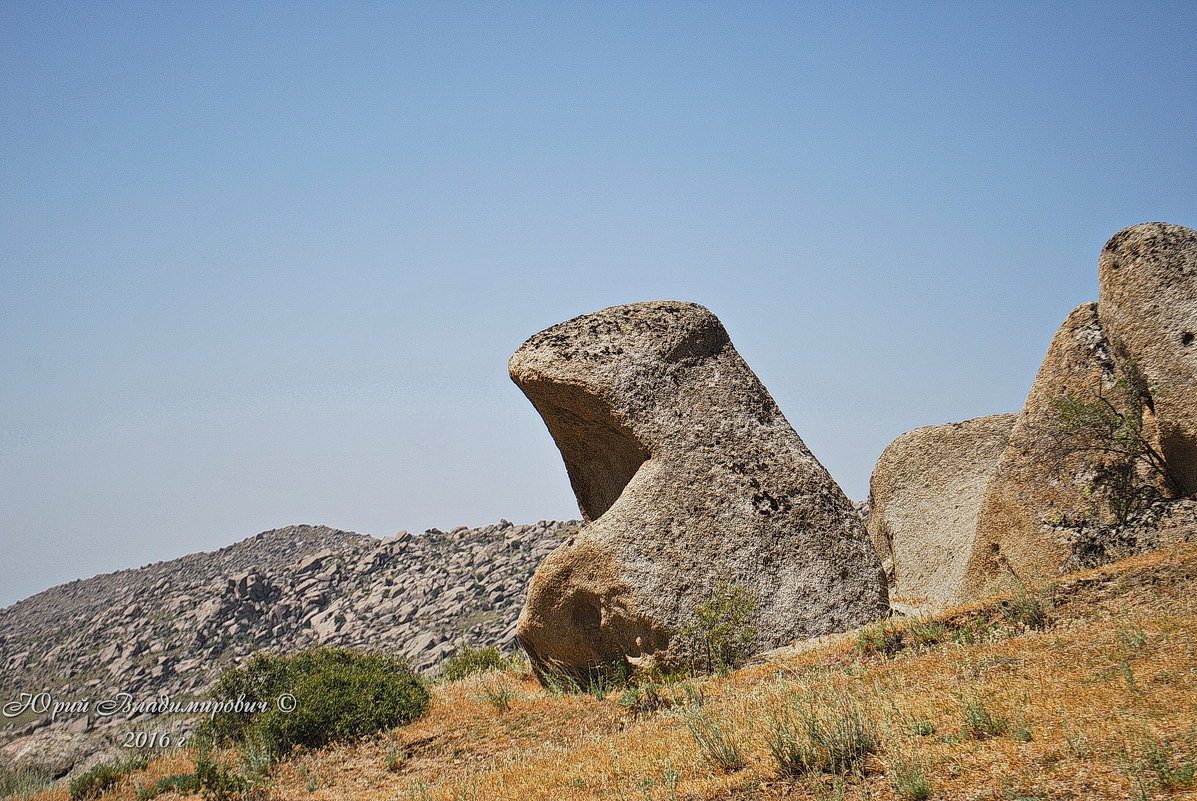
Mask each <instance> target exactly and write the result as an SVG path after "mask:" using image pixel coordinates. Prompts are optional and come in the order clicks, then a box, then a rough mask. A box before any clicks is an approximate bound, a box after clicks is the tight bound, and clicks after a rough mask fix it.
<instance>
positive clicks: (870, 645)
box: [856, 620, 906, 656]
mask: <svg viewBox="0 0 1197 801" xmlns="http://www.w3.org/2000/svg"><path fill="white" fill-rule="evenodd" d="M905 638H906V633H905V632H904V631H902V630H901V629H898V628H895V627H894V626H893V624H892V623H890V622H889V621H888V620H879V621H877V622H876V623H873V624H872V625H869V626H865V627H864V628H862V629H861V630H860V631H858V632H856V652H857V653H859V654H860V655H861V656H893V655H894V654H896V653H897V652H898V651H901V650H902V645H903V642H904V640H905Z"/></svg>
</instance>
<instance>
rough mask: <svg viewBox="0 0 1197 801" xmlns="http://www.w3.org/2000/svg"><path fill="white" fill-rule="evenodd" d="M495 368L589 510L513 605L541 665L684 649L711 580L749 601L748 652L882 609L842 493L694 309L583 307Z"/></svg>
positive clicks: (589, 664) (575, 667)
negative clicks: (508, 380)
mask: <svg viewBox="0 0 1197 801" xmlns="http://www.w3.org/2000/svg"><path fill="white" fill-rule="evenodd" d="M509 368H510V372H511V377H512V379H513V380H514V381H515V383H516V384H517V385H518V386H519V387H520V389H521V390H523V392H524V393H525V394H526V395H527V396H528V398H529V399H530V400H531V401H532V403H533V404H534V405H535V406H536V408H537V410H538V411H539V412H540V414H541V416H542V417H543V418H544V421H545V423H546V425H547V426H548V429H549V432H550V433H551V434H552V436H553V438H554V440H555V441H556V443H557V447H558V448H559V449H560V451H561V455H562V458H563V459H564V461H565V466H566V469H567V471H568V472H569V477H570V481H571V483H572V485H573V488H574V493H575V495H576V496H577V500H578V506H579V508H580V509H581V511H582V514H583V515H584V517H585V519H586V524H585V525H584V526H583V528H582V529H581V530H580V531H579V533H578V534H577V535H576V536H574V537H572V538H571V539H569V540H568V541H566V543H564V544H563V545H562V546H560V547H559V548H558V549H557V550H556V551H554V552H553V553H552V554H551V555H550V556H549V557H548V558H547V559H545V561H544V562H543V563H542V564H541V565H540V567H539V568H538V569H537V571H536V573H535V575H534V576H533V578H532V582H531V584H530V586H529V591H528V599H527V602H526V603H525V605H524V608H523V611H522V612H521V614H520V618H519V622H518V626H517V636H518V637H519V639H520V642H521V643H522V644H523V646H524V648H525V649H526V650H527V652H528V654H529V656H530V658H531V660H532V663H533V665H534V667H535V668H536V669H537V671H538V672H539V673H541V675H542V676H543V675H544V674H545V673H555V672H561V673H565V674H572V675H574V676H584V675H586V674H587V673H588V672H590V671H592V670H594V669H601V668H603V667H605V666H609V665H613V664H615V665H618V664H623V663H626V662H627V661H629V660H630V661H637V660H640V659H642V658H643V657H645V656H647V655H650V654H658V655H661V654H660V652H666V653H668V654H675V655H683V654H684V653H685V652H686V650H687V648H688V647H689V644H688V643H687V642H686V641H685V638H684V637H682V636H680V632H683V631H686V630H687V628H688V627H689V626H691V625H692V624H694V622H695V609H696V607H697V606H699V605H701V604H703V603H704V602H706V601H707V600H708V599H709V598H710V597H711V595H712V592H713V590H714V588H715V587H716V586H717V585H718V584H719V583H720V582H726V583H727V585H731V586H735V585H738V586H739V587H741V588H743V590H744V591H745V592H746V594H747V595H748V596H749V597H751V598H752V599H753V601H754V603H753V604H752V605H751V609H750V614H749V620H748V621H746V627H751V628H754V629H755V632H756V636H755V638H754V641H753V642H752V644H751V648H752V649H753V650H764V649H768V648H773V647H777V646H781V645H784V644H788V643H790V642H792V641H795V640H801V639H806V638H809V637H814V636H817V635H821V634H826V633H829V632H835V631H842V630H845V629H849V628H853V627H856V626H859V625H862V624H864V623H867V622H869V621H871V620H873V619H875V618H877V617H878V616H880V615H881V614H882V613H883V612H885V611H886V609H887V598H886V587H885V582H884V577H883V575H882V572H881V566H880V563H879V561H878V559H877V556H876V554H875V553H874V552H873V548H872V546H871V545H870V543H869V540H868V536H867V534H866V532H865V530H864V527H863V525H862V523H861V521H860V518H859V517H858V516H857V514H856V512H855V510H854V509H853V506H852V503H851V502H850V501H849V500H848V498H847V497H846V496H845V495H844V493H843V492H842V491H841V490H840V488H839V487H838V486H837V485H836V484H835V482H834V481H833V480H832V479H831V477H830V476H829V475H828V473H827V471H826V470H825V469H824V468H823V466H822V465H821V464H819V462H818V461H817V460H816V459H815V457H814V456H812V455H811V453H810V451H808V450H807V448H806V446H805V445H804V444H803V442H802V440H801V439H800V438H799V437H798V435H797V434H796V433H795V432H794V430H793V429H792V428H791V427H790V425H789V423H787V422H786V419H785V418H784V417H783V416H782V414H781V412H780V411H779V410H778V408H777V405H776V404H775V403H774V402H773V399H772V398H771V397H770V396H769V393H768V392H767V391H766V390H765V388H764V386H762V385H761V382H760V381H759V380H758V379H757V377H756V376H755V375H754V374H753V372H752V371H751V370H750V369H749V368H748V365H747V364H745V363H744V361H743V359H741V358H740V355H739V354H738V353H737V352H736V350H735V348H733V347H732V344H731V342H730V341H729V339H728V336H727V333H726V331H724V329H723V326H722V325H721V324H720V322H719V320H718V319H717V318H716V317H715V316H714V315H713V314H711V312H709V311H708V310H707V309H705V308H703V307H702V306H698V305H696V304H692V303H678V302H653V303H637V304H631V305H627V306H617V307H613V308H609V309H604V310H603V311H599V312H595V313H593V314H587V315H584V316H581V317H577V318H575V319H573V320H569V321H567V322H564V323H561V324H559V325H555V326H553V327H552V328H549V329H547V330H545V331H542V332H541V333H539V334H536V335H535V336H533V337H532V338H531V339H529V340H528V341H527V342H526V343H524V345H523V346H521V347H520V348H519V349H518V350H517V351H516V352H515V354H514V355H513V356H512V357H511V361H510V364H509Z"/></svg>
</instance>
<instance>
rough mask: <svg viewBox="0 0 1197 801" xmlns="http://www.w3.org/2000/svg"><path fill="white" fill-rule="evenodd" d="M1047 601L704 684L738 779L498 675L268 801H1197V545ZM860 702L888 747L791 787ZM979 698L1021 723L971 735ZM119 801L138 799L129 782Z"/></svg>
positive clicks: (626, 714)
mask: <svg viewBox="0 0 1197 801" xmlns="http://www.w3.org/2000/svg"><path fill="white" fill-rule="evenodd" d="M1044 597H1046V598H1049V600H1048V601H1047V604H1046V608H1048V609H1049V617H1048V622H1047V626H1046V628H1043V629H1042V630H1035V629H1027V628H1024V627H1022V626H1021V625H1019V624H1017V623H1012V622H1011V621H1010V620H1009V619H1008V614H1003V611H1002V608H1001V606H1000V605H992V604H991V605H980V606H975V607H970V608H965V609H960V610H954V611H953V612H950V613H948V614H946V615H943V616H940V617H939V618H937V622H938V623H939V624H940V627H942V628H940V627H936V626H923V627H921V628H920V629H919V630H918V632H917V633H919V634H921V636H922V637H923V639H925V640H940V641H939V642H928V643H922V644H920V643H916V642H914V640H915V639H916V637H915V636H914V635H915V633H916V632H914V631H907V632H906V634H905V637H904V639H905V642H904V644H903V647H901V648H900V649H899V650H897V651H896V652H894V653H891V654H888V655H883V654H878V653H873V654H868V655H862V654H861V653H860V652H859V651H858V648H857V642H858V639H859V638H858V637H857V635H855V634H848V635H841V636H839V637H835V638H830V640H829V641H828V642H825V643H822V644H820V645H818V646H816V647H813V648H808V649H806V650H803V651H791V652H788V653H787V652H782V653H779V654H778V655H775V656H774V657H773V658H771V659H770V660H769V661H767V662H765V663H762V664H759V665H755V666H751V667H748V668H745V669H742V670H740V671H738V672H736V673H734V674H732V675H730V676H727V677H724V678H709V679H701V680H695V681H693V682H692V684H693V686H694V687H695V688H696V689H697V690H699V691H700V692H701V693H702V695H703V696H704V699H705V700H704V702H703V705H702V709H703V710H705V715H706V716H707V719H708V720H710V721H712V722H713V724H714V725H715V726H716V727H717V728H718V730H719V731H720V732H722V733H723V734H724V735H725V736H727V737H728V738H730V739H731V740H734V741H737V742H739V743H741V744H742V748H743V751H744V754H745V758H746V762H747V764H746V765H745V766H744V767H743V768H741V769H739V770H735V771H733V772H730V773H725V772H722V771H720V770H718V769H717V768H715V767H713V766H712V764H711V762H710V761H709V760H708V759H707V758H706V756H705V754H704V752H703V750H702V749H701V748H700V747H699V746H698V745H697V744H696V742H695V739H694V737H693V736H692V734H691V732H690V730H689V729H688V728H687V726H686V719H687V715H690V716H693V714H694V708H693V707H690V708H689V711H687V709H686V708H683V707H677V708H674V709H667V710H661V711H656V712H648V713H642V714H633V713H632V712H631V711H629V710H628V708H627V707H626V706H625V705H621V704H619V703H618V699H619V696H620V694H619V693H618V692H616V693H612V694H611V695H610V697H609V698H608V699H607V700H602V701H600V700H598V699H596V698H594V697H591V696H589V695H553V694H551V693H547V692H546V691H544V690H543V689H541V688H540V687H538V686H537V685H536V684H535V683H534V682H533V681H531V680H530V678H529V677H527V676H516V675H512V674H504V673H493V672H492V673H489V674H485V675H483V676H479V677H472V678H469V679H466V680H463V681H460V682H454V683H450V684H445V685H441V686H439V687H437V688H436V690H435V694H434V706H433V708H432V710H431V712H430V713H429V714H428V716H427V717H425V718H424V719H423V720H420V721H418V722H416V723H414V724H412V725H409V726H407V727H404V728H400V729H396V730H395V731H393V732H390V733H388V734H387V735H385V736H380V737H378V738H376V739H373V740H370V741H366V742H362V743H358V744H356V745H352V746H340V747H330V748H327V749H323V750H321V751H317V752H312V753H306V754H301V755H297V756H296V757H294V758H293V759H292V760H291V761H290V762H288V763H286V764H283V765H281V766H278V767H277V768H276V769H275V771H274V774H273V776H272V780H273V782H274V785H273V787H272V788H271V789H270V790H269V797H270V798H274V799H306V798H315V799H330V800H331V799H430V800H431V799H436V800H437V801H440V800H441V799H443V800H444V801H458V800H459V799H460V800H461V801H466V800H467V799H468V800H469V801H474V800H475V799H478V800H481V799H512V800H513V801H515V800H518V801H524V799H553V800H554V801H571V800H572V799H599V798H610V799H629V800H632V799H634V800H636V801H640V800H641V799H671V798H677V799H693V800H695V801H697V800H698V799H704V800H708V799H761V800H762V801H765V800H766V799H780V798H786V799H801V798H845V799H878V800H879V799H898V798H902V797H903V796H902V795H900V794H899V790H898V783H899V781H900V779H901V776H902V774H903V773H905V774H906V775H907V776H909V775H912V773H914V772H917V771H921V772H922V774H923V775H924V776H925V778H926V779H927V781H928V783H929V785H930V787H931V788H932V794H931V796H930V797H931V798H937V799H1011V800H1012V801H1013V800H1014V799H1028V800H1029V799H1106V798H1108V799H1139V798H1142V799H1147V798H1168V799H1197V783H1188V786H1184V785H1186V782H1187V779H1188V778H1190V777H1191V773H1192V771H1191V770H1186V765H1192V761H1193V760H1194V759H1197V654H1195V651H1197V545H1184V546H1180V547H1177V548H1173V549H1169V550H1166V551H1160V552H1157V553H1153V554H1150V555H1147V556H1143V557H1137V558H1133V559H1128V560H1125V561H1123V562H1120V563H1117V564H1115V565H1111V566H1109V567H1106V568H1102V569H1099V570H1094V571H1089V572H1087V573H1083V574H1076V575H1074V576H1071V577H1069V578H1068V579H1067V581H1064V582H1061V583H1059V584H1057V585H1055V586H1054V587H1052V588H1050V589H1049V590H1046V591H1045V593H1044ZM873 634H874V637H873V638H872V639H873V641H876V642H879V643H882V644H884V642H886V639H885V638H884V637H881V636H878V635H880V634H881V632H880V631H879V630H878V629H876V628H874V629H873ZM894 639H895V636H894V635H893V634H890V635H889V638H888V642H891V643H892V641H893V640H894ZM970 639H972V640H974V641H973V642H968V640H970ZM668 692H673V693H674V694H676V695H678V696H679V697H681V695H682V692H681V690H680V688H674V689H673V690H671V691H667V694H668ZM845 694H846V695H848V696H851V697H854V698H857V699H859V701H860V703H861V704H862V705H863V708H864V710H865V712H866V715H867V717H868V719H869V721H870V723H871V725H873V726H875V727H876V729H877V731H878V733H879V735H880V738H881V748H880V751H879V753H875V754H871V755H869V756H867V757H866V758H865V760H864V762H863V764H862V771H861V772H859V773H856V774H853V775H848V776H846V777H844V778H842V779H841V778H840V777H836V776H834V775H829V774H818V775H816V776H813V777H812V776H807V777H793V776H783V775H780V774H779V770H778V765H777V762H776V761H774V759H773V757H772V756H771V755H770V749H769V746H768V740H769V734H770V731H771V729H772V728H773V723H772V721H773V719H775V718H776V717H777V716H778V715H779V714H781V713H782V712H783V710H785V709H787V708H788V709H794V708H810V706H809V705H810V704H814V708H815V709H816V710H817V709H819V708H820V705H827V704H828V703H829V702H828V701H827V699H828V698H830V697H839V696H843V695H845ZM503 696H508V698H507V700H508V704H509V708H508V709H506V710H505V711H504V710H500V709H499V707H500V706H502V700H503V698H502V697H503ZM970 704H971V705H972V707H973V710H974V712H977V711H979V710H978V705H979V706H980V707H982V708H983V709H984V710H985V711H988V712H989V713H991V714H992V715H993V716H995V717H997V718H1004V719H1005V720H1006V721H1007V723H1008V727H1009V731H1008V732H1007V733H1004V734H998V735H996V736H977V735H976V734H971V735H970V734H969V732H968V730H967V727H966V726H965V722H964V716H963V709H964V707H965V706H967V705H970ZM804 705H806V706H805V707H804ZM826 711H828V712H834V711H835V710H834V704H832V705H831V706H829V707H827V710H826ZM920 732H921V733H920ZM928 732H930V733H928ZM1028 737H1029V739H1028ZM187 767H188V762H187V760H186V758H185V756H184V755H181V754H176V755H174V756H172V757H168V758H167V759H163V760H159V761H157V762H155V763H152V764H151V765H150V767H149V768H148V769H147V771H145V772H144V773H142V774H140V775H138V776H136V777H135V778H137V779H138V780H140V781H141V782H143V783H145V784H149V783H151V782H152V781H153V780H154V779H156V778H157V777H159V776H162V775H166V774H169V773H173V772H178V771H181V770H185V769H186V768H187ZM1168 783H1171V784H1172V785H1173V786H1172V787H1167V786H1165V785H1167V784H1168ZM907 789H908V791H909V790H911V789H912V785H907ZM175 797H176V796H160V798H163V799H170V798H175ZM906 797H908V798H911V797H915V796H910V795H908V796H906ZM39 798H41V799H45V801H49V799H63V798H66V793H65V791H64V790H62V789H58V790H54V791H51V792H49V793H45V794H43V795H42V796H39ZM106 798H113V799H116V798H120V799H133V798H135V794H134V788H133V784H132V781H131V780H130V781H126V782H125V783H123V784H122V785H120V786H118V787H117V788H115V790H114V791H113V792H111V793H110V794H109V795H108V796H106Z"/></svg>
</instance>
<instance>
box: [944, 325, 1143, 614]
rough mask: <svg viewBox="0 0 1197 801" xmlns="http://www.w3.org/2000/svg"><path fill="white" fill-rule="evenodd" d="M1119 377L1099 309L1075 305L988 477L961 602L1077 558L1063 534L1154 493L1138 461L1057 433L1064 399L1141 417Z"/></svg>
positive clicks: (1087, 437)
mask: <svg viewBox="0 0 1197 801" xmlns="http://www.w3.org/2000/svg"><path fill="white" fill-rule="evenodd" d="M1125 381H1126V372H1125V367H1124V365H1122V364H1120V363H1119V361H1118V358H1117V356H1116V354H1115V353H1114V351H1113V349H1112V348H1111V347H1110V343H1109V342H1108V340H1107V339H1106V337H1105V334H1104V332H1103V330H1102V326H1101V323H1100V321H1099V319H1098V307H1097V304H1095V303H1086V304H1083V305H1082V306H1080V307H1078V308H1077V309H1075V310H1074V311H1073V312H1072V313H1071V314H1070V315H1069V316H1068V317H1067V319H1065V321H1064V323H1063V325H1061V326H1060V329H1059V330H1058V331H1057V332H1056V335H1055V337H1053V339H1052V342H1051V345H1050V346H1049V347H1048V351H1047V355H1046V356H1045V357H1044V359H1043V364H1042V365H1041V366H1040V368H1039V373H1038V375H1036V377H1035V382H1034V384H1033V385H1032V386H1031V391H1030V394H1029V395H1028V396H1027V401H1026V404H1025V405H1024V406H1023V409H1022V411H1021V412H1020V413H1019V415H1018V420H1017V421H1016V422H1015V424H1014V429H1013V431H1012V432H1011V434H1010V443H1009V445H1008V447H1007V449H1006V452H1005V453H1004V454H1003V455H1002V459H1001V461H1000V463H999V464H998V466H997V468H996V469H995V471H994V474H993V478H992V480H991V481H990V484H989V488H988V490H987V491H986V493H985V498H984V500H983V501H982V504H981V510H980V514H979V517H978V524H977V537H976V541H975V545H974V548H973V553H972V556H971V558H970V560H969V564H968V567H967V569H966V571H965V577H964V582H963V586H962V588H961V597H960V600H962V601H965V600H973V599H977V598H982V597H986V596H989V595H993V594H997V593H1000V592H1007V591H1010V590H1011V589H1012V588H1013V587H1014V586H1015V585H1016V583H1017V582H1018V581H1019V580H1021V581H1032V580H1035V579H1036V578H1049V577H1053V576H1055V575H1058V574H1059V573H1060V572H1061V571H1062V570H1064V569H1066V567H1065V566H1066V565H1069V564H1073V563H1075V562H1076V561H1077V560H1078V558H1080V556H1079V555H1078V554H1077V553H1076V547H1077V545H1078V543H1079V542H1080V540H1078V539H1076V538H1075V537H1070V536H1065V535H1062V533H1061V532H1062V531H1063V530H1075V529H1077V528H1080V527H1085V526H1089V527H1091V528H1092V527H1093V524H1094V523H1099V524H1101V523H1104V524H1107V525H1108V524H1111V523H1112V522H1114V521H1117V520H1120V519H1121V518H1124V517H1125V509H1124V508H1123V507H1125V506H1126V504H1127V503H1128V502H1129V499H1130V498H1132V497H1137V495H1138V494H1140V493H1141V492H1142V491H1143V490H1154V493H1155V494H1157V495H1158V494H1160V492H1161V491H1162V488H1161V487H1159V486H1158V485H1159V483H1160V482H1159V476H1153V475H1151V474H1150V471H1148V470H1146V469H1145V467H1146V466H1145V465H1144V464H1141V463H1139V462H1138V461H1137V460H1135V459H1134V458H1131V457H1129V456H1127V455H1125V454H1123V453H1118V452H1116V451H1115V449H1114V448H1113V447H1111V443H1109V442H1108V441H1105V440H1103V439H1102V438H1100V437H1097V436H1095V435H1092V434H1091V433H1090V432H1088V431H1087V430H1082V431H1079V432H1076V433H1073V434H1066V433H1065V431H1066V428H1065V427H1064V424H1063V422H1062V416H1061V415H1062V411H1061V406H1060V402H1061V400H1065V399H1071V400H1073V401H1079V402H1083V403H1109V404H1110V407H1111V408H1112V409H1115V410H1116V411H1117V412H1118V413H1119V414H1123V415H1127V416H1134V415H1139V416H1142V414H1143V410H1142V408H1136V403H1138V402H1137V401H1134V400H1132V399H1130V398H1129V396H1128V394H1127V392H1125V391H1124V390H1123V389H1122V387H1123V384H1124V383H1125ZM1120 382H1123V383H1120ZM1147 422H1148V424H1150V420H1149V419H1148V420H1147ZM1149 436H1150V435H1149ZM1099 527H1100V526H1099Z"/></svg>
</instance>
